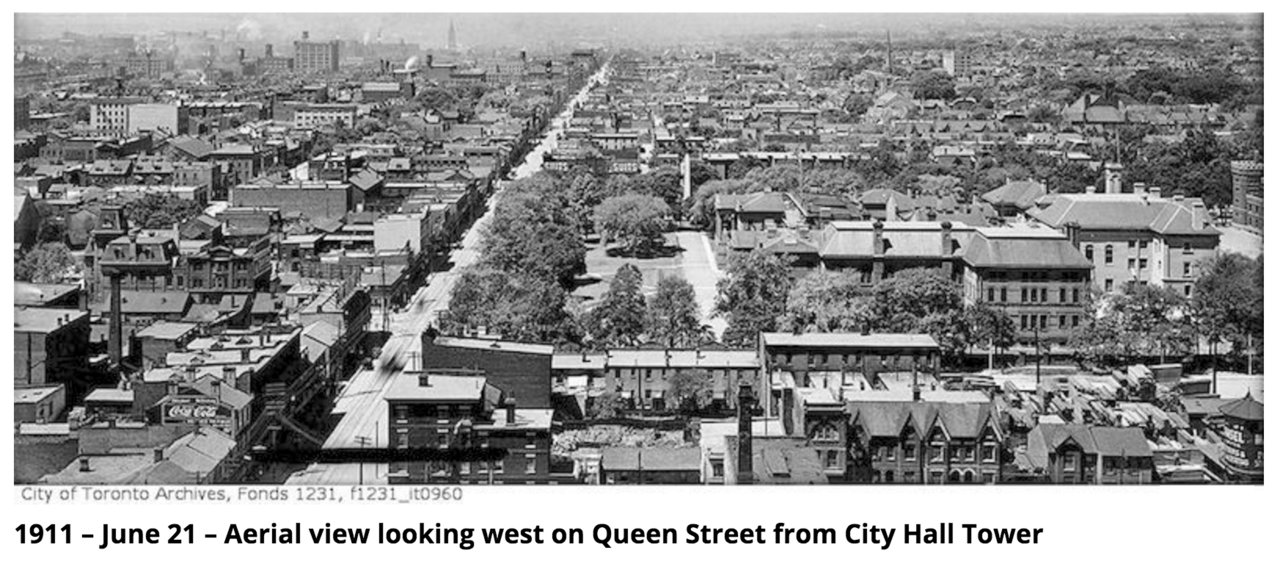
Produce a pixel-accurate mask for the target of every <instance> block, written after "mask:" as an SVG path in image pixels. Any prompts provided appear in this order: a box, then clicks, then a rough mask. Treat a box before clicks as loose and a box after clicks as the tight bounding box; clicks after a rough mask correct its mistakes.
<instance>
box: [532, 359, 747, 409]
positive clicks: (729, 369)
mask: <svg viewBox="0 0 1280 561" xmlns="http://www.w3.org/2000/svg"><path fill="white" fill-rule="evenodd" d="M552 372H553V376H554V377H555V378H556V379H557V380H561V381H563V380H565V379H567V378H568V377H570V376H573V375H577V374H586V375H587V377H588V380H587V383H588V384H589V387H593V388H597V389H600V390H601V391H605V392H611V393H613V394H615V395H617V396H618V397H619V398H620V399H622V400H623V402H625V403H626V404H627V407H628V408H634V409H653V410H659V411H661V410H666V409H678V408H679V407H680V406H681V404H680V403H679V402H678V400H679V398H680V396H676V395H674V394H672V392H671V390H672V387H671V385H672V381H673V380H674V379H676V378H678V377H680V376H697V377H701V378H705V379H707V380H709V381H710V387H711V392H712V396H711V399H712V408H717V407H719V408H731V407H732V406H733V404H734V403H737V397H736V394H735V392H736V391H737V388H738V385H739V383H741V382H750V383H752V384H753V385H754V384H756V383H757V379H758V378H759V373H760V361H759V358H758V357H757V355H756V353H755V352H754V351H734V350H704V349H610V350H608V351H606V352H605V353H604V354H603V355H596V354H577V353H564V354H556V355H555V356H554V357H553V358H552Z"/></svg>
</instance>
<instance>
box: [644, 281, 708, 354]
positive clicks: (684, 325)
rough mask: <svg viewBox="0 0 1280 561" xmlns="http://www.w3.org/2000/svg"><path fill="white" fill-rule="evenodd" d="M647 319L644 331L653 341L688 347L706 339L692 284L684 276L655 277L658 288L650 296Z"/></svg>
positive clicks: (671, 345) (666, 344)
mask: <svg viewBox="0 0 1280 561" xmlns="http://www.w3.org/2000/svg"><path fill="white" fill-rule="evenodd" d="M646 319H647V327H646V329H645V333H646V335H647V337H648V339H649V340H650V341H653V342H655V343H658V344H661V345H665V346H667V347H674V348H689V347H693V346H696V345H699V344H701V343H703V342H706V341H705V337H704V333H705V331H704V330H703V327H702V314H701V312H700V310H699V309H698V302H697V299H696V297H695V294H694V291H693V285H691V284H689V281H687V280H685V279H684V277H681V276H677V275H668V276H664V277H662V278H661V279H658V289H657V291H656V292H654V294H653V296H651V297H649V301H648V315H647V318H646Z"/></svg>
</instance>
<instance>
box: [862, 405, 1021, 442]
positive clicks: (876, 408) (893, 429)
mask: <svg viewBox="0 0 1280 561" xmlns="http://www.w3.org/2000/svg"><path fill="white" fill-rule="evenodd" d="M845 410H846V411H847V412H848V413H849V419H850V422H853V423H857V424H860V425H861V426H862V428H863V429H864V430H865V431H866V432H867V435H869V436H871V437H886V438H897V437H899V436H901V435H902V433H903V431H904V430H906V429H907V428H908V427H910V428H911V429H912V430H914V431H915V432H916V433H917V434H921V435H927V434H929V433H930V431H932V430H934V429H935V428H937V429H941V430H942V432H943V433H944V434H945V435H946V436H947V438H964V439H976V438H979V437H980V436H982V434H983V431H985V430H987V429H988V428H990V429H991V430H992V431H993V434H995V436H996V438H997V439H1000V438H1003V434H1002V433H1001V431H1000V427H999V424H998V423H996V422H994V417H993V416H992V409H991V404H989V403H951V402H926V401H850V402H848V403H847V404H846V405H845Z"/></svg>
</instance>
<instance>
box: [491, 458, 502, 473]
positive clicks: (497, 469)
mask: <svg viewBox="0 0 1280 561" xmlns="http://www.w3.org/2000/svg"><path fill="white" fill-rule="evenodd" d="M502 468H503V465H502V461H501V460H499V461H497V462H495V463H494V464H493V473H496V474H498V475H501V474H502Z"/></svg>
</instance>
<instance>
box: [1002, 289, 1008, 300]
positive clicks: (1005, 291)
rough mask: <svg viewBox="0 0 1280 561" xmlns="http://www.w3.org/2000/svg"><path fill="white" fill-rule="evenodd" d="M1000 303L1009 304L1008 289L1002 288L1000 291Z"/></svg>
mask: <svg viewBox="0 0 1280 561" xmlns="http://www.w3.org/2000/svg"><path fill="white" fill-rule="evenodd" d="M1000 301H1001V302H1008V301H1009V290H1008V289H1006V288H1001V289H1000Z"/></svg>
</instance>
